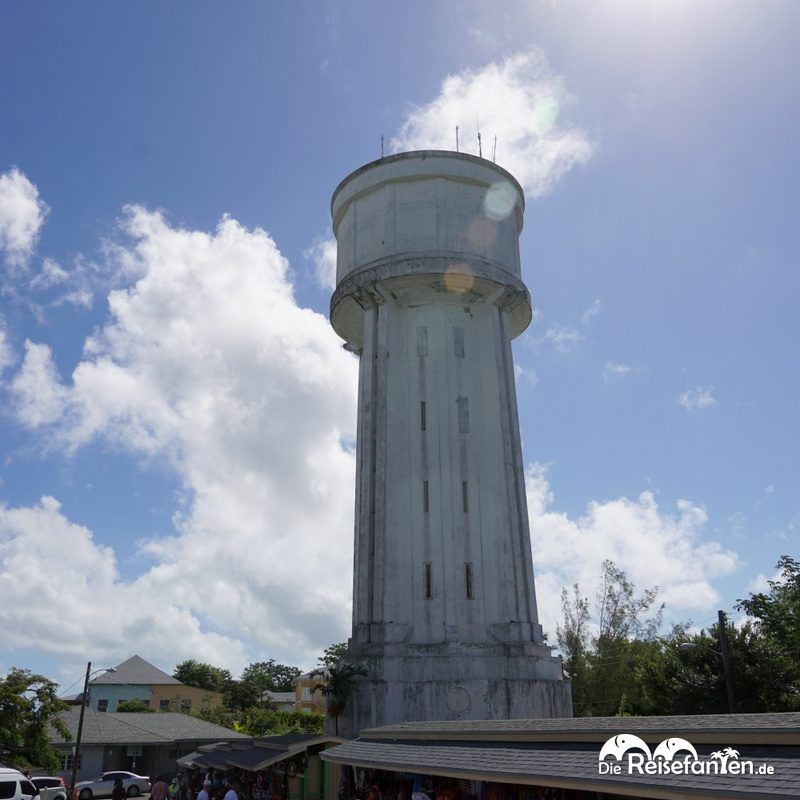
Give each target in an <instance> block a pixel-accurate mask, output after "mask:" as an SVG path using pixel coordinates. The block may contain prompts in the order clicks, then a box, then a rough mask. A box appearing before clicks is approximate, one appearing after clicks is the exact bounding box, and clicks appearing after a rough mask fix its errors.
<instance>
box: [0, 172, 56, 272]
mask: <svg viewBox="0 0 800 800" xmlns="http://www.w3.org/2000/svg"><path fill="white" fill-rule="evenodd" d="M48 211H49V209H48V207H47V204H46V203H45V202H44V201H43V200H41V199H40V198H39V190H38V189H37V188H36V186H35V185H34V184H33V183H31V181H30V180H29V179H28V178H27V177H26V176H25V175H24V174H23V173H22V172H20V171H19V170H18V169H17V168H16V167H14V168H13V169H11V170H10V171H9V172H6V173H4V174H0V251H2V252H3V253H4V257H5V261H6V264H7V265H8V266H9V267H10V268H11V269H12V270H19V269H24V268H25V267H27V265H28V262H29V261H30V259H31V256H32V255H33V251H34V249H35V247H36V241H37V239H38V238H39V231H40V230H41V228H42V225H44V220H45V217H46V216H47V213H48Z"/></svg>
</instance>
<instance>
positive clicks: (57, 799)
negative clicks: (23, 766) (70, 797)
mask: <svg viewBox="0 0 800 800" xmlns="http://www.w3.org/2000/svg"><path fill="white" fill-rule="evenodd" d="M31 783H32V784H33V785H34V786H35V787H36V791H37V792H41V790H42V789H50V792H48V797H49V800H67V787H66V785H65V784H64V779H63V778H58V777H51V776H49V775H35V776H34V777H33V778H31Z"/></svg>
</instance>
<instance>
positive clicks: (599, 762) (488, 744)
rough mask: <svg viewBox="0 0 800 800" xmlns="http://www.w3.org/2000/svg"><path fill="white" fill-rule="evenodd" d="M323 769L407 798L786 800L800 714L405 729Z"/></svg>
mask: <svg viewBox="0 0 800 800" xmlns="http://www.w3.org/2000/svg"><path fill="white" fill-rule="evenodd" d="M321 758H322V759H323V760H324V761H327V762H328V764H330V765H331V766H333V765H338V766H339V767H340V768H342V769H344V770H345V772H344V781H345V783H348V784H349V785H353V786H361V785H363V782H364V780H365V777H366V776H368V779H369V783H370V784H376V785H378V787H379V789H381V790H382V791H383V790H384V789H386V788H388V787H394V788H395V790H397V789H398V787H399V788H400V789H403V790H405V791H406V796H407V797H411V796H412V791H413V792H417V791H419V792H423V791H424V792H425V794H427V795H428V797H437V798H439V797H444V798H449V797H453V798H455V797H458V798H461V799H462V800H467V798H476V799H477V798H497V800H500V799H501V798H520V799H522V798H531V799H532V798H548V799H549V798H553V800H555V799H556V798H557V799H558V800H565V799H566V798H569V800H597V798H607V799H608V800H610V799H611V798H615V799H616V798H620V799H622V798H660V800H701V798H703V799H704V800H711V798H719V800H723V798H724V800H732V799H733V798H739V799H740V800H767V798H769V799H770V800H775V798H779V797H783V798H787V799H788V798H798V797H800V713H780V714H713V715H712V714H709V715H694V716H672V717H666V716H665V717H579V718H574V719H573V718H561V719H558V718H556V719H529V720H525V719H516V720H489V721H466V720H464V721H448V722H409V723H398V724H395V725H386V726H383V727H380V728H373V729H371V730H363V731H361V734H360V736H359V738H358V739H356V740H354V741H350V742H345V743H344V744H342V745H340V746H338V747H334V748H332V749H330V750H326V751H325V752H324V753H322V754H321ZM346 793H347V792H346Z"/></svg>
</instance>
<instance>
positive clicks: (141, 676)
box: [90, 656, 181, 686]
mask: <svg viewBox="0 0 800 800" xmlns="http://www.w3.org/2000/svg"><path fill="white" fill-rule="evenodd" d="M106 683H124V684H147V685H152V684H159V685H163V684H165V683H168V684H173V685H176V686H180V685H181V682H180V681H179V680H178V679H177V678H173V677H172V675H167V673H166V672H164V671H163V670H160V669H159V668H158V667H155V666H153V665H152V664H151V663H150V662H149V661H145V660H144V659H143V658H142V657H141V656H131V657H130V658H129V659H128V660H127V661H123V662H122V663H121V664H119V665H118V666H117V667H116V668H115V669H114V672H104V673H103V674H102V675H98V676H97V677H96V678H95V679H94V680H92V681H90V684H91V685H92V686H96V685H98V684H106Z"/></svg>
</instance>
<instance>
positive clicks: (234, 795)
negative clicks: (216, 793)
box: [224, 778, 239, 800]
mask: <svg viewBox="0 0 800 800" xmlns="http://www.w3.org/2000/svg"><path fill="white" fill-rule="evenodd" d="M228 787H229V788H228V791H227V792H225V798H224V800H239V781H237V780H236V778H233V779H232V780H231V782H230V783H229V784H228Z"/></svg>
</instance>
